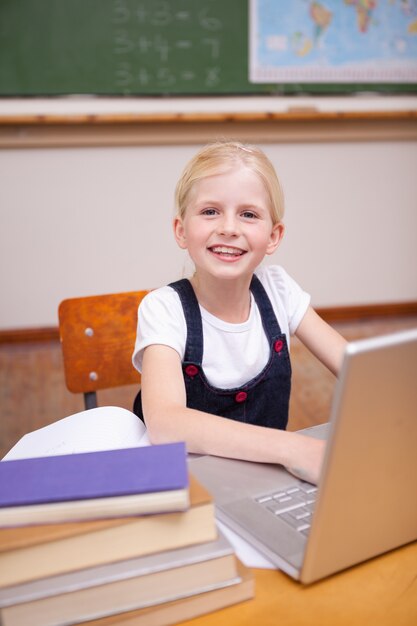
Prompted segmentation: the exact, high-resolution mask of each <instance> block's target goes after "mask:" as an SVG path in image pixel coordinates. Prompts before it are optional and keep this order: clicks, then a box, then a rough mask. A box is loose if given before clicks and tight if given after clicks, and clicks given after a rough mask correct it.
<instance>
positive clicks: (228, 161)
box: [175, 141, 284, 224]
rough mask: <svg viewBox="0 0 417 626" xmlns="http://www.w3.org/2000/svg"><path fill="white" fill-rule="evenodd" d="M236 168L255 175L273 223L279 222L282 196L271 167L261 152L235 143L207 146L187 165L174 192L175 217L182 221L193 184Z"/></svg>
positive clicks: (249, 146)
mask: <svg viewBox="0 0 417 626" xmlns="http://www.w3.org/2000/svg"><path fill="white" fill-rule="evenodd" d="M239 164H240V165H244V166H245V167H247V168H249V169H251V170H252V171H253V172H255V173H256V174H258V176H259V178H260V179H261V181H262V182H263V184H264V185H265V189H266V191H267V193H268V196H269V199H270V207H269V210H270V213H271V218H272V222H273V224H277V223H278V222H280V221H281V220H282V217H283V215H284V194H283V192H282V188H281V185H280V182H279V180H278V176H277V174H276V171H275V168H274V166H273V165H272V163H271V161H270V160H269V159H268V157H267V156H266V154H265V153H264V152H262V150H260V149H259V148H257V147H256V146H251V145H246V144H242V143H239V142H237V141H224V142H216V143H212V144H209V145H208V146H205V147H204V148H202V149H201V150H200V151H199V152H197V154H196V155H195V156H194V157H193V158H192V159H191V161H189V163H188V164H187V165H186V167H185V169H184V171H183V173H182V175H181V178H180V179H179V181H178V183H177V186H176V189H175V208H176V211H177V215H178V216H179V217H181V218H183V217H184V215H185V211H186V209H187V206H188V204H189V201H190V194H191V192H192V190H193V188H194V185H195V183H197V182H198V181H200V180H202V179H203V178H206V177H208V176H215V175H217V174H224V173H226V172H227V171H229V170H231V169H233V168H234V167H236V165H239Z"/></svg>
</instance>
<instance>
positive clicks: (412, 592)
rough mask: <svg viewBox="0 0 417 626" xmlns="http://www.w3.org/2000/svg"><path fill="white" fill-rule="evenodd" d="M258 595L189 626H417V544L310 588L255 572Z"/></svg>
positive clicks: (270, 572)
mask: <svg viewBox="0 0 417 626" xmlns="http://www.w3.org/2000/svg"><path fill="white" fill-rule="evenodd" d="M254 572H255V580H256V583H255V585H256V586H255V593H256V595H255V599H254V600H250V601H248V602H242V603H241V604H237V605H235V606H232V607H229V608H227V609H223V610H221V611H216V612H214V613H210V614H208V615H204V616H203V617H199V618H197V619H194V620H191V621H187V622H183V624H184V625H185V624H187V625H188V624H189V626H235V625H239V626H240V625H242V626H243V625H244V626H313V625H314V626H362V625H365V626H374V625H378V626H384V625H386V626H416V625H417V542H415V543H413V544H410V545H408V546H405V547H403V548H399V549H398V550H395V551H393V552H389V553H387V554H384V555H382V556H380V557H378V558H376V559H372V560H371V561H368V562H366V563H363V564H361V565H358V566H356V567H353V568H351V569H349V570H346V571H344V572H341V573H340V574H336V575H334V576H331V577H330V578H327V579H326V580H323V581H320V582H318V583H315V584H314V585H310V586H307V587H305V586H302V585H300V584H299V583H297V582H295V581H293V580H292V579H290V578H289V577H287V576H286V575H285V574H283V573H282V572H280V571H276V570H254Z"/></svg>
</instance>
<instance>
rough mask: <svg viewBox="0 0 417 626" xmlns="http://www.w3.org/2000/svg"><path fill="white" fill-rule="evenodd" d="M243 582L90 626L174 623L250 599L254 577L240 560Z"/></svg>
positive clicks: (142, 625)
mask: <svg viewBox="0 0 417 626" xmlns="http://www.w3.org/2000/svg"><path fill="white" fill-rule="evenodd" d="M237 569H238V574H239V578H240V581H239V582H237V583H236V584H234V585H228V586H227V587H223V588H221V589H214V590H212V591H207V592H205V593H199V594H197V595H194V596H189V597H186V598H182V599H181V600H176V601H174V602H166V603H163V604H158V605H156V606H153V607H149V608H145V609H139V610H137V611H129V612H127V613H119V614H117V615H110V616H108V617H104V618H102V619H98V620H93V621H90V622H88V626H119V625H120V626H171V624H178V623H179V622H184V621H186V620H190V619H193V618H195V617H199V616H201V615H205V614H206V613H212V612H213V611H218V610H220V609H224V608H226V607H228V606H231V605H233V604H238V603H239V602H244V601H247V600H251V599H252V598H253V597H254V596H255V578H254V575H253V573H252V571H251V570H250V569H248V568H247V567H245V566H244V565H243V564H242V563H241V562H240V561H239V560H237Z"/></svg>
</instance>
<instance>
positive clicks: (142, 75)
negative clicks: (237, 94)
mask: <svg viewBox="0 0 417 626" xmlns="http://www.w3.org/2000/svg"><path fill="white" fill-rule="evenodd" d="M111 19H112V25H113V54H114V60H113V63H114V67H113V71H114V84H115V87H116V89H117V91H119V92H121V93H124V94H134V93H146V92H150V93H154V92H155V91H156V92H162V93H164V92H165V93H170V92H171V93H172V92H174V93H177V92H181V93H188V92H190V91H191V92H196V91H202V92H206V91H217V89H218V90H221V86H222V84H223V81H224V78H225V77H224V71H223V67H222V65H223V60H222V58H223V56H224V54H225V49H226V48H227V46H228V45H229V43H230V28H229V24H228V23H227V22H228V20H225V18H224V15H222V13H221V12H220V11H219V10H218V3H217V4H216V3H213V2H210V1H208V2H205V3H203V5H202V4H201V3H200V2H190V1H188V2H187V1H184V2H169V1H165V2H155V1H152V0H148V1H147V2H145V1H140V0H113V6H112V16H111ZM228 38H229V40H228Z"/></svg>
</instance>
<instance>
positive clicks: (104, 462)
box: [0, 442, 188, 510]
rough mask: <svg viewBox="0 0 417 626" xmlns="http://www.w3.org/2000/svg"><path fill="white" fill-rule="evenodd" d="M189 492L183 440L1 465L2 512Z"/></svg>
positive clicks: (0, 491)
mask: <svg viewBox="0 0 417 626" xmlns="http://www.w3.org/2000/svg"><path fill="white" fill-rule="evenodd" d="M187 489H188V472H187V461H186V448H185V444H184V443H183V442H178V443H169V444H163V445H154V446H147V447H139V448H125V449H118V450H101V451H97V452H83V453H77V454H65V455H61V456H47V457H39V458H31V459H17V460H12V461H2V462H1V463H0V510H1V509H2V508H4V507H19V506H23V505H39V504H43V503H56V502H60V503H62V502H68V501H74V500H88V499H97V498H109V497H112V498H114V497H119V496H133V495H138V494H151V493H158V492H170V491H175V490H187Z"/></svg>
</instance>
